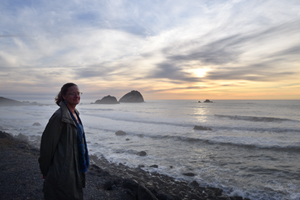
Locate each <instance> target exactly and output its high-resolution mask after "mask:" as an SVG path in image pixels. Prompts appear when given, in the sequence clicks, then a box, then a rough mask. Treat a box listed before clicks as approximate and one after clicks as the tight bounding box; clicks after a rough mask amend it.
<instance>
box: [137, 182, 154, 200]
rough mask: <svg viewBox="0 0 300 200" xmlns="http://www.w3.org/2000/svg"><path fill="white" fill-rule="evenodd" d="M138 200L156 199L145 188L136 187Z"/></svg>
mask: <svg viewBox="0 0 300 200" xmlns="http://www.w3.org/2000/svg"><path fill="white" fill-rule="evenodd" d="M137 199H138V200H157V198H156V197H155V196H154V194H152V193H151V192H150V191H149V190H148V189H147V188H146V187H144V186H142V185H139V186H138V198H137Z"/></svg>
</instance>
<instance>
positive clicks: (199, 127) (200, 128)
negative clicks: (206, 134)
mask: <svg viewBox="0 0 300 200" xmlns="http://www.w3.org/2000/svg"><path fill="white" fill-rule="evenodd" d="M194 129H195V130H202V131H211V128H207V127H204V126H195V127H194Z"/></svg>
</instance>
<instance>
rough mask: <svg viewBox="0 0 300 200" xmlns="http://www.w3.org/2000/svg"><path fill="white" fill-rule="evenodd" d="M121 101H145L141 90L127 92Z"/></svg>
mask: <svg viewBox="0 0 300 200" xmlns="http://www.w3.org/2000/svg"><path fill="white" fill-rule="evenodd" d="M119 102H121V103H141V102H144V98H143V96H142V94H141V93H140V92H139V91H136V90H132V91H131V92H129V93H127V94H125V95H124V96H123V97H122V98H121V99H120V100H119Z"/></svg>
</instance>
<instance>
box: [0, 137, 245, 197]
mask: <svg viewBox="0 0 300 200" xmlns="http://www.w3.org/2000/svg"><path fill="white" fill-rule="evenodd" d="M0 145H1V147H0V149H1V151H0V152H1V153H0V163H1V164H0V169H1V174H0V182H1V187H0V193H1V198H2V199H30V200H35V199H36V200H38V199H43V192H42V185H43V179H42V175H41V173H40V170H39V166H38V161H37V159H38V156H39V150H38V149H37V148H34V147H32V146H30V145H29V144H27V143H26V142H24V141H20V140H18V139H16V138H14V137H12V136H11V135H10V134H8V133H5V132H2V131H0ZM91 163H92V165H91V167H90V169H89V170H88V172H87V174H86V175H87V176H86V180H87V185H86V188H85V189H84V199H85V200H89V199H91V200H92V199H99V200H101V199H111V200H121V199H122V200H126V199H128V200H130V199H159V200H162V199H168V200H171V199H174V200H175V199H176V200H177V199H186V200H188V199H201V200H207V199H211V200H212V199H216V200H240V199H243V198H242V197H238V196H236V197H228V196H226V195H224V194H222V190H221V189H218V188H212V187H200V186H199V184H198V183H197V182H190V183H188V182H185V181H176V180H174V179H173V178H171V177H168V176H165V175H161V174H158V173H152V174H150V173H148V172H146V171H144V170H142V169H141V168H129V167H127V166H125V165H122V164H119V165H116V164H112V163H109V162H108V161H107V160H106V159H105V158H101V159H98V158H95V157H93V156H91ZM245 199H246V198H245Z"/></svg>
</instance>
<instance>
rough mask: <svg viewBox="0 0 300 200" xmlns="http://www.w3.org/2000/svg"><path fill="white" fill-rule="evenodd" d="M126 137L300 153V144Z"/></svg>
mask: <svg viewBox="0 0 300 200" xmlns="http://www.w3.org/2000/svg"><path fill="white" fill-rule="evenodd" d="M126 134H127V136H134V137H140V138H152V139H159V140H170V139H171V140H175V141H181V142H187V143H195V144H197V143H200V144H207V145H222V146H233V147H240V148H247V149H263V150H272V151H288V152H299V151H300V143H299V142H298V143H297V144H294V145H285V146H279V145H276V144H247V143H241V142H238V141H220V140H214V139H213V138H212V139H207V138H205V139H204V138H194V137H185V136H174V135H149V134H141V133H135V132H126Z"/></svg>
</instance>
